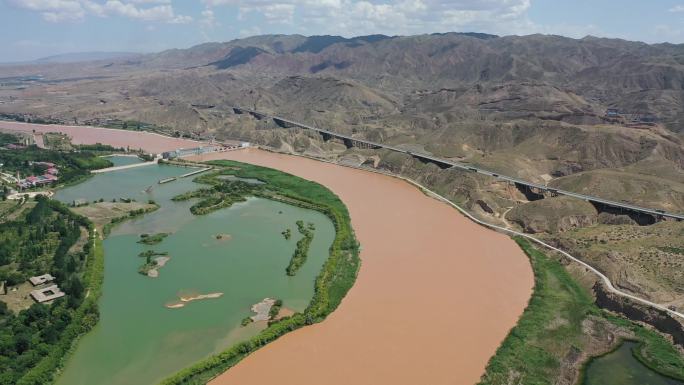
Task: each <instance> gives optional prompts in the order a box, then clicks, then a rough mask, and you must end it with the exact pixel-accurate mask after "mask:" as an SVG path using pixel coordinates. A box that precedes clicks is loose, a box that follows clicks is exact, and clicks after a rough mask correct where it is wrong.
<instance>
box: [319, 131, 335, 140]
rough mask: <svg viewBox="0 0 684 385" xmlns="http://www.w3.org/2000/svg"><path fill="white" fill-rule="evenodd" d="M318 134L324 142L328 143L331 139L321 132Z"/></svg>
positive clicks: (330, 136) (328, 135)
mask: <svg viewBox="0 0 684 385" xmlns="http://www.w3.org/2000/svg"><path fill="white" fill-rule="evenodd" d="M320 134H321V136H322V137H323V141H324V142H328V141H330V140H331V139H332V138H333V136H332V135H330V134H328V133H327V132H321V133H320Z"/></svg>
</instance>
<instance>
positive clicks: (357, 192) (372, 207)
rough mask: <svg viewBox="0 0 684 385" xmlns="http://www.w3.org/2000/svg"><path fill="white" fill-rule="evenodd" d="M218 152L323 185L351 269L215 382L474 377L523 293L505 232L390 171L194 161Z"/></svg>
mask: <svg viewBox="0 0 684 385" xmlns="http://www.w3.org/2000/svg"><path fill="white" fill-rule="evenodd" d="M1 127H6V128H9V127H11V128H15V129H17V128H18V129H20V130H24V131H26V130H29V131H30V130H32V129H36V131H37V132H49V131H61V132H65V133H67V134H68V135H70V136H71V137H72V139H73V141H74V142H75V143H97V142H100V143H104V144H110V145H112V146H116V147H124V146H131V147H132V148H139V147H142V148H143V149H145V150H147V151H150V152H160V151H165V150H170V149H173V148H177V147H192V146H194V145H196V143H195V142H192V141H187V140H179V139H173V138H166V137H162V136H158V135H154V134H146V133H140V132H132V131H122V130H108V129H99V128H88V127H69V126H40V125H25V124H16V123H11V122H0V128H1ZM217 158H224V159H233V160H238V161H242V162H248V163H253V164H257V165H261V166H266V167H272V168H275V169H278V170H282V171H285V172H289V173H292V174H295V175H298V176H300V177H303V178H306V179H309V180H313V181H316V182H318V183H321V184H323V185H325V186H326V187H328V188H330V189H331V190H332V191H334V192H335V193H336V194H338V195H339V196H340V198H341V199H342V201H344V203H345V204H346V205H347V207H348V208H349V211H350V214H351V218H352V225H353V227H354V230H355V231H356V235H357V238H358V240H359V242H360V243H361V260H362V265H361V269H360V272H359V276H358V280H357V282H356V283H355V285H354V287H353V288H352V289H351V290H350V291H349V294H348V295H347V296H346V297H345V299H344V300H343V301H342V304H341V305H340V307H339V308H338V309H337V310H336V311H335V312H333V313H332V314H331V315H330V316H329V317H328V318H327V319H326V320H325V321H324V322H322V323H319V324H316V325H312V326H308V327H305V328H302V329H299V330H297V331H295V332H292V333H290V334H287V335H285V336H284V337H282V338H280V339H278V340H277V341H275V342H273V343H271V344H269V345H267V346H266V347H264V348H262V349H260V350H258V351H257V352H255V353H254V354H252V355H250V356H248V357H247V358H246V359H244V360H243V361H241V362H240V363H239V364H238V365H237V366H235V367H234V368H232V369H230V370H229V371H227V372H226V373H224V374H222V375H221V376H219V377H218V378H216V379H215V380H214V381H213V382H212V383H213V384H214V385H226V384H240V385H245V384H255V385H262V384H267V383H278V384H281V385H283V384H298V385H300V384H315V383H324V384H327V385H337V384H339V385H343V384H344V385H347V384H355V385H365V384H368V385H377V384H407V385H409V384H410V385H415V384H431V385H440V384H449V385H453V384H459V385H460V384H474V383H477V381H478V380H479V378H480V376H481V375H482V374H483V372H484V369H485V366H486V364H487V362H488V360H489V358H490V357H491V356H492V355H493V354H494V352H495V351H496V349H497V347H498V346H499V344H500V343H501V341H503V339H504V338H505V336H506V334H507V333H508V331H509V330H510V329H511V328H512V327H513V326H514V325H515V323H516V322H517V320H518V317H519V316H520V315H521V314H522V312H523V310H524V308H525V306H526V304H527V301H528V299H529V297H530V294H531V292H532V287H533V275H532V270H531V267H530V265H529V262H528V259H527V257H526V256H525V255H524V253H523V252H522V250H521V249H520V248H519V247H518V246H517V245H516V244H515V243H514V242H513V241H512V240H511V239H510V238H508V237H507V236H505V235H502V234H499V233H496V232H493V231H490V230H488V229H486V228H484V227H482V226H479V225H477V224H475V223H473V222H471V221H469V220H468V219H466V218H465V217H463V216H462V215H461V214H459V213H458V212H457V211H456V210H454V209H453V208H451V207H449V206H447V205H446V204H444V203H441V202H438V201H436V200H434V199H432V198H429V197H427V196H426V195H425V194H423V193H422V192H421V191H419V190H418V189H417V188H415V187H414V186H412V185H410V184H408V183H407V182H404V181H402V180H399V179H396V178H392V177H389V176H385V175H379V174H375V173H371V172H367V171H360V170H355V169H351V168H346V167H342V166H337V165H332V164H328V163H323V162H318V161H315V160H311V159H306V158H302V157H296V156H289V155H281V154H274V153H269V152H265V151H261V150H256V149H249V150H239V151H234V152H227V153H220V154H211V155H208V156H204V157H202V158H201V159H195V160H208V159H217ZM169 354H171V352H169ZM159 359H164V357H160V358H159ZM178 369H181V368H178Z"/></svg>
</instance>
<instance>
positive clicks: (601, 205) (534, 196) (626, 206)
mask: <svg viewBox="0 0 684 385" xmlns="http://www.w3.org/2000/svg"><path fill="white" fill-rule="evenodd" d="M232 110H233V112H234V113H235V114H249V115H251V116H253V117H254V118H255V119H258V120H263V119H272V120H273V122H274V123H275V124H276V125H277V126H278V127H281V128H302V129H306V130H311V131H314V132H317V133H318V134H320V135H321V137H322V139H323V140H324V141H326V142H327V141H330V140H337V141H340V142H342V143H343V144H344V145H345V146H346V147H347V148H352V147H357V148H363V149H385V150H390V151H394V152H399V153H403V154H406V155H409V156H411V157H413V158H415V159H417V160H419V161H421V162H423V163H432V164H434V165H436V166H437V167H439V168H440V169H450V168H455V169H460V170H463V171H465V172H474V173H478V174H483V175H487V176H490V177H493V178H496V179H498V180H501V181H505V182H508V183H510V184H512V185H514V186H515V187H516V188H518V190H520V191H521V192H522V193H523V194H525V196H526V197H527V198H528V199H529V200H538V199H543V198H545V197H547V196H549V197H551V196H558V195H565V196H569V197H573V198H577V199H582V200H584V201H587V202H590V203H592V204H593V205H594V207H596V208H597V210H599V211H608V212H618V213H624V214H627V215H629V216H630V217H632V218H633V219H635V220H636V221H637V222H638V223H640V224H650V223H654V222H657V221H661V220H678V221H680V220H684V214H678V213H669V212H666V211H665V210H660V209H651V208H646V207H640V206H636V205H633V204H630V203H624V202H616V201H612V200H609V199H604V198H600V197H595V196H591V195H585V194H580V193H576V192H572V191H567V190H560V189H556V188H553V187H549V186H546V185H543V184H539V183H534V182H529V181H526V180H522V179H519V178H515V177H510V176H506V175H501V174H498V173H496V172H493V171H489V170H486V169H483V168H480V167H476V166H473V165H469V164H465V163H460V162H454V161H451V160H447V159H443V158H439V157H436V156H433V155H430V154H425V153H421V152H415V151H410V150H406V149H402V148H399V147H395V146H391V145H387V144H383V143H377V142H372V141H369V140H365V139H360V138H354V137H352V136H349V135H344V134H340V133H337V132H333V131H329V130H325V129H322V128H318V127H314V126H311V125H308V124H304V123H299V122H295V121H293V120H290V119H286V118H283V117H281V116H276V115H269V114H267V113H264V112H259V111H254V110H251V109H248V108H243V107H232Z"/></svg>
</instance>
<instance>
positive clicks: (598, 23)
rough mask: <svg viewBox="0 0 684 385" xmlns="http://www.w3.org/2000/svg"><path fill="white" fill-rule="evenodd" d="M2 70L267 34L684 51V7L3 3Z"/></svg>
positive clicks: (654, 3)
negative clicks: (457, 37) (668, 45)
mask: <svg viewBox="0 0 684 385" xmlns="http://www.w3.org/2000/svg"><path fill="white" fill-rule="evenodd" d="M0 26H1V27H0V32H1V33H0V45H2V47H3V49H2V50H0V62H9V61H22V60H32V59H36V58H39V57H44V56H49V55H54V54H59V53H67V52H87V51H130V52H156V51H161V50H164V49H168V48H185V47H189V46H192V45H195V44H199V43H204V42H209V41H227V40H232V39H235V38H240V37H245V36H251V35H258V34H267V33H285V34H290V33H299V34H304V35H316V34H334V35H342V36H347V37H349V36H357V35H365V34H373V33H382V34H387V35H408V34H420V33H431V32H447V31H459V32H465V31H475V32H487V33H493V34H499V35H527V34H532V33H547V34H558V35H565V36H570V37H575V38H578V37H583V36H586V35H594V36H603V37H616V38H623V39H629V40H639V41H645V42H649V43H656V42H664V41H667V42H672V43H684V0H650V1H643V0H621V1H620V0H398V1H390V0H0Z"/></svg>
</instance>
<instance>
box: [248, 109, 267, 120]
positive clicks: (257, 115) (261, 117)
mask: <svg viewBox="0 0 684 385" xmlns="http://www.w3.org/2000/svg"><path fill="white" fill-rule="evenodd" d="M249 114H250V115H252V116H253V117H254V118H255V119H256V120H261V119H263V118H265V117H266V115H264V114H262V113H259V112H256V111H249Z"/></svg>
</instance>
